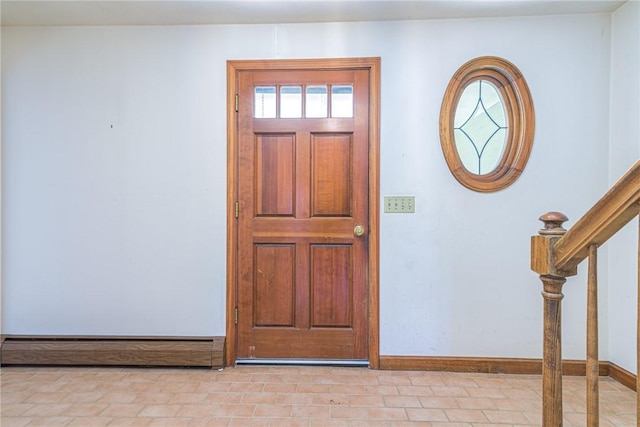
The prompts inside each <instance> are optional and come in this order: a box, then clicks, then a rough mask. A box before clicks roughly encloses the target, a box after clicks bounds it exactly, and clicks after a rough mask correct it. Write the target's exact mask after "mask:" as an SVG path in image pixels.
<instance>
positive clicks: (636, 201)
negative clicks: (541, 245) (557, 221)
mask: <svg viewBox="0 0 640 427" xmlns="http://www.w3.org/2000/svg"><path fill="white" fill-rule="evenodd" d="M638 213H640V161H637V162H636V163H635V164H634V165H633V166H632V167H631V168H630V169H629V170H628V171H627V173H625V174H624V175H623V176H622V178H620V179H619V180H618V182H616V183H615V184H614V185H613V187H611V189H610V190H609V191H608V192H607V193H606V194H605V195H604V196H602V198H601V199H600V200H599V201H598V202H597V203H596V204H595V205H594V206H593V207H592V208H591V209H589V211H588V212H587V213H586V214H584V216H583V217H582V218H580V220H578V222H576V223H575V224H574V225H573V226H572V227H571V229H570V230H569V231H567V232H566V234H565V235H564V236H562V237H561V238H560V239H559V240H558V241H557V242H556V243H555V244H554V246H553V252H554V254H555V264H556V268H557V269H558V270H560V271H571V270H572V269H574V268H575V267H576V266H577V265H578V264H580V263H581V262H582V260H584V259H585V258H586V257H587V255H588V254H589V246H591V245H592V244H596V245H598V246H600V245H602V244H603V243H604V242H606V241H607V240H609V238H610V237H611V236H613V235H614V234H616V233H617V232H618V230H620V229H621V228H622V227H624V226H625V225H626V224H627V223H628V222H629V221H631V220H632V219H633V218H635V217H636V216H637V215H638Z"/></svg>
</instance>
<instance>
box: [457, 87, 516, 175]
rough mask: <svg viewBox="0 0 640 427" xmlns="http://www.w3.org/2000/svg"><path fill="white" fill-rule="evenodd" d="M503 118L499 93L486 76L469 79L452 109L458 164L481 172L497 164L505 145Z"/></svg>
mask: <svg viewBox="0 0 640 427" xmlns="http://www.w3.org/2000/svg"><path fill="white" fill-rule="evenodd" d="M507 129H508V126H507V118H506V115H505V110H504V106H503V103H502V99H501V98H500V94H499V93H498V91H497V89H496V88H495V86H494V85H492V84H491V83H489V82H488V81H486V80H477V81H475V82H472V83H470V84H469V85H467V87H466V88H465V89H464V91H463V92H462V95H461V96H460V100H459V101H458V105H457V106H456V110H455V118H454V136H455V143H456V148H457V151H458V155H459V156H460V160H461V162H462V165H463V166H464V167H465V168H466V169H467V170H468V171H469V172H471V173H473V174H476V175H485V174H488V173H491V172H493V171H494V170H495V169H496V167H497V166H498V164H499V162H500V159H501V158H502V154H503V152H504V149H505V145H506V135H507Z"/></svg>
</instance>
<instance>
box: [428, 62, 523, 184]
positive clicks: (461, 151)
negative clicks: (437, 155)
mask: <svg viewBox="0 0 640 427" xmlns="http://www.w3.org/2000/svg"><path fill="white" fill-rule="evenodd" d="M534 126H535V116H534V111H533V102H532V101H531V94H530V93H529V88H528V86H527V83H526V81H525V80H524V77H522V74H521V73H520V71H519V70H518V69H517V68H516V67H515V66H514V65H513V64H511V63H510V62H508V61H506V60H505V59H502V58H497V57H492V56H485V57H480V58H476V59H473V60H471V61H469V62H467V63H466V64H464V65H463V66H462V67H460V68H459V69H458V71H457V72H456V73H455V74H454V76H453V77H452V79H451V81H450V82H449V86H447V90H446V92H445V95H444V99H443V101H442V109H441V111H440V143H441V145H442V151H443V153H444V157H445V160H446V161H447V165H448V166H449V170H450V171H451V173H452V174H453V176H454V177H455V178H456V179H457V180H458V181H459V182H460V183H461V184H462V185H464V186H465V187H467V188H470V189H472V190H475V191H480V192H491V191H498V190H501V189H503V188H505V187H507V186H508V185H510V184H512V183H513V182H514V181H515V180H516V179H518V177H519V176H520V175H521V174H522V171H523V169H524V167H525V165H526V163H527V160H528V159H529V154H530V153H531V146H532V144H533V134H534Z"/></svg>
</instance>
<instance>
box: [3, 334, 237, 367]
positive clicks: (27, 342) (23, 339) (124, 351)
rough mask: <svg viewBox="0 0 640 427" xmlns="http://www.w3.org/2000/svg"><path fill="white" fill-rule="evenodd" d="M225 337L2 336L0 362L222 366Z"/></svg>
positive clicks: (26, 363)
mask: <svg viewBox="0 0 640 427" xmlns="http://www.w3.org/2000/svg"><path fill="white" fill-rule="evenodd" d="M224 342H225V339H224V337H108V336H91V337H89V336H24V335H22V336H11V335H9V336H4V337H3V340H2V346H1V347H0V364H1V365H2V366H9V365H66V366H165V367H168V366H176V367H178V366H180V367H208V368H220V367H223V366H224Z"/></svg>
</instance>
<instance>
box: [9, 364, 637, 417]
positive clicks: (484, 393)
mask: <svg viewBox="0 0 640 427" xmlns="http://www.w3.org/2000/svg"><path fill="white" fill-rule="evenodd" d="M0 383H1V393H0V399H1V408H2V418H1V422H0V424H1V425H2V427H13V426H30V427H31V426H81V427H90V426H170V427H180V426H189V427H195V426H247V427H250V426H278V427H287V426H304V427H317V426H349V427H356V426H374V427H375V426H389V427H399V426H405V427H409V426H433V427H436V426H443V427H454V426H473V427H480V426H502V427H504V426H535V425H540V424H541V421H540V420H541V409H540V408H541V397H540V390H541V378H540V376H535V375H502V374H458V373H443V372H415V371H412V372H407V371H374V370H369V369H366V368H329V367H258V366H256V367H254V366H245V367H237V368H226V369H224V370H223V371H217V370H203V369H139V368H127V369H125V368H43V367H38V368H22V367H21V368H18V367H6V368H2V369H1V370H0ZM584 389H585V380H584V378H580V377H565V380H564V391H565V396H564V416H565V425H566V426H584V425H586V421H585V420H586V415H585V401H584V394H585V392H584ZM600 390H601V392H600V401H601V404H600V406H601V422H600V426H602V427H607V426H635V425H636V418H635V414H636V403H635V402H636V393H635V392H633V391H631V390H629V389H628V388H626V387H624V386H622V385H621V384H619V383H617V382H615V381H614V380H611V379H609V378H602V379H601V382H600Z"/></svg>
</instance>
